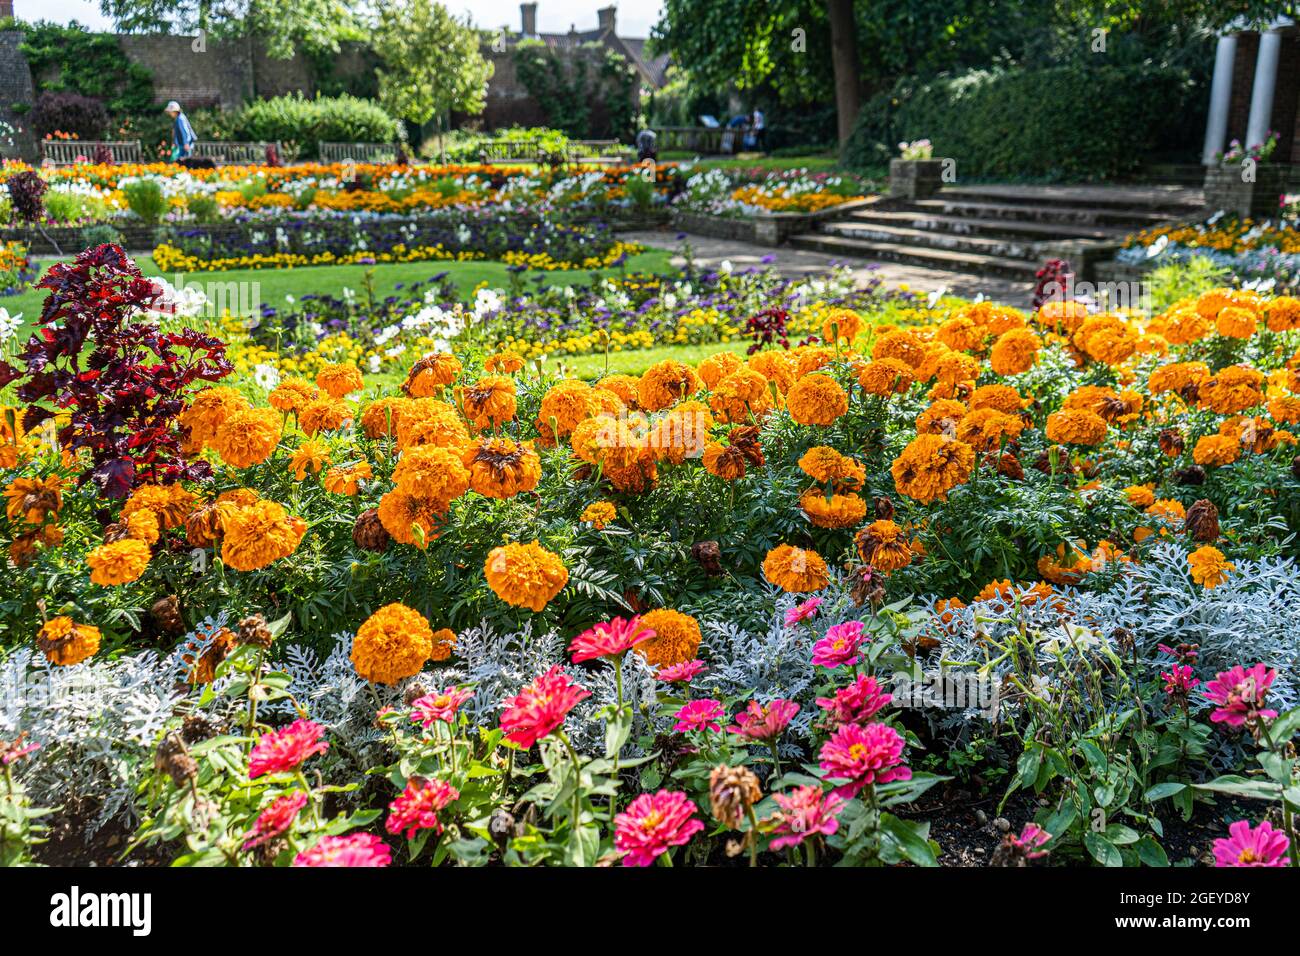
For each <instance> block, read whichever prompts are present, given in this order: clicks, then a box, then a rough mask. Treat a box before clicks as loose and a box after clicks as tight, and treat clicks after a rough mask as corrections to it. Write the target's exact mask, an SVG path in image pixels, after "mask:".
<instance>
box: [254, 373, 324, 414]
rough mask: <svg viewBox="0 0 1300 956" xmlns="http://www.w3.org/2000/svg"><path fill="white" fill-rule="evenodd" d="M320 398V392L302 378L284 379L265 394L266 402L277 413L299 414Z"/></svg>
mask: <svg viewBox="0 0 1300 956" xmlns="http://www.w3.org/2000/svg"><path fill="white" fill-rule="evenodd" d="M319 397H320V391H319V390H318V389H317V388H316V386H315V385H313V384H312V383H311V382H309V381H307V380H306V379H304V378H286V379H285V380H284V381H282V382H281V383H280V384H279V385H277V386H276V387H275V388H273V389H271V391H270V392H269V393H268V394H267V396H266V400H267V401H268V402H269V403H270V404H271V407H272V408H274V409H276V410H277V411H281V412H287V413H291V414H294V415H297V414H299V413H300V412H301V411H302V410H303V409H304V408H306V407H307V406H308V405H309V404H310V403H312V402H314V401H316V399H317V398H319Z"/></svg>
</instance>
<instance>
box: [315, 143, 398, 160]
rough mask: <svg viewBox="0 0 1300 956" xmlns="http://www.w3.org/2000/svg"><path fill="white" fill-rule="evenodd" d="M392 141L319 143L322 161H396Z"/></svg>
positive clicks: (394, 145)
mask: <svg viewBox="0 0 1300 956" xmlns="http://www.w3.org/2000/svg"><path fill="white" fill-rule="evenodd" d="M397 149H398V147H397V145H396V144H394V143H321V144H320V161H321V162H322V163H393V162H396V161H397Z"/></svg>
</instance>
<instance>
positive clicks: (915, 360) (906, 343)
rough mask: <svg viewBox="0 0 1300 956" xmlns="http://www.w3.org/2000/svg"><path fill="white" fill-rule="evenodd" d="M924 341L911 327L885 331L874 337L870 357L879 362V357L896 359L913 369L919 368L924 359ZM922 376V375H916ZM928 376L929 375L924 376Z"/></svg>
mask: <svg viewBox="0 0 1300 956" xmlns="http://www.w3.org/2000/svg"><path fill="white" fill-rule="evenodd" d="M925 352H926V349H925V342H924V340H923V339H922V338H921V336H920V335H918V334H917V333H916V332H913V331H912V330H911V329H896V330H894V331H893V332H886V333H885V334H884V335H882V336H880V337H879V338H878V339H876V341H875V344H874V345H872V346H871V357H872V359H874V360H875V361H877V362H879V361H880V360H881V359H887V358H892V359H898V360H899V361H900V362H905V363H906V364H907V365H909V366H911V367H912V368H913V369H916V368H919V367H920V365H921V363H922V362H923V361H925ZM919 377H922V376H918V378H919ZM925 377H929V376H925Z"/></svg>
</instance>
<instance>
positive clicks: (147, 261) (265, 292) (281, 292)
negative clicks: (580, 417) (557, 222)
mask: <svg viewBox="0 0 1300 956" xmlns="http://www.w3.org/2000/svg"><path fill="white" fill-rule="evenodd" d="M671 257H672V253H671V252H670V251H668V250H664V249H648V250H646V251H645V252H643V253H640V254H639V255H635V256H630V257H629V258H628V261H627V265H626V267H625V271H627V272H656V273H669V272H673V271H675V270H674V269H673V267H672V266H671V264H670V259H671ZM56 261H57V260H55V259H47V260H43V261H41V262H40V269H41V271H42V273H43V272H44V271H45V269H47V268H49V266H50V265H52V264H53V263H54V262H56ZM136 262H137V263H138V264H139V266H140V269H141V271H143V272H144V273H145V275H151V276H156V275H162V272H161V271H160V270H159V269H158V267H157V266H156V265H155V264H154V261H153V259H152V258H151V257H149V256H138V257H136ZM620 271H621V270H618V269H602V270H600V271H599V273H597V274H598V275H601V276H609V275H618V274H619V273H620ZM368 272H369V273H371V274H372V281H373V282H374V288H375V295H376V296H378V297H383V296H386V295H389V294H391V293H392V292H393V291H394V290H395V289H396V287H397V286H398V285H402V284H410V283H412V282H419V281H421V280H425V279H429V278H431V277H432V276H435V275H438V274H439V273H442V272H446V273H448V274H450V276H451V278H452V279H453V281H455V283H456V285H457V287H458V288H459V289H460V294H461V297H462V298H468V297H469V296H470V295H471V294H472V292H473V290H474V288H475V287H476V286H477V285H479V283H482V282H487V283H488V284H489V285H491V286H492V287H494V288H502V289H504V288H508V287H509V284H510V274H509V272H508V271H507V267H506V265H505V264H504V263H502V262H491V261H484V262H408V263H395V264H381V265H375V266H362V265H355V266H303V267H301V268H297V269H232V270H230V271H228V272H191V273H186V274H184V275H183V276H179V277H178V276H176V275H174V274H173V275H166V276H165V278H166V279H167V281H168V282H171V283H173V284H179V282H181V281H183V282H185V283H187V284H193V283H196V282H197V283H206V282H212V283H222V284H223V285H224V284H225V283H231V282H235V283H242V282H248V283H257V284H258V289H257V293H258V295H257V296H256V298H257V299H258V300H259V301H261V302H265V303H267V304H269V305H272V306H277V307H280V306H283V305H284V303H285V297H286V296H290V295H292V296H294V297H295V298H300V297H301V296H303V295H304V294H307V293H316V294H321V295H338V294H339V293H341V292H342V291H343V290H344V288H348V289H352V290H353V291H355V292H358V293H360V291H361V290H362V289H363V287H364V285H365V282H366V274H367V273H368ZM538 275H541V276H543V277H544V279H545V281H546V283H547V284H548V285H574V284H576V283H583V282H588V281H590V279H591V276H592V273H591V272H588V271H584V270H581V269H575V270H567V271H562V270H556V271H554V272H544V273H535V272H533V273H524V274H523V279H524V282H525V283H526V284H528V285H531V284H532V282H533V280H534V278H535V277H536V276H538ZM44 301H45V293H44V291H42V290H39V289H28V290H27V291H26V292H23V293H21V294H20V295H15V296H6V297H4V298H0V308H4V309H8V310H9V314H10V315H14V314H16V313H19V312H21V313H22V314H23V317H24V319H25V320H26V322H27V324H28V326H29V327H30V324H31V323H32V321H33V320H35V318H36V317H37V316H38V315H39V314H40V311H41V303H43V302H44ZM22 334H23V335H26V334H27V333H26V330H24V331H23V332H22Z"/></svg>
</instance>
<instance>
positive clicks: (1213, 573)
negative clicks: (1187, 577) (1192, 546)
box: [1187, 544, 1237, 591]
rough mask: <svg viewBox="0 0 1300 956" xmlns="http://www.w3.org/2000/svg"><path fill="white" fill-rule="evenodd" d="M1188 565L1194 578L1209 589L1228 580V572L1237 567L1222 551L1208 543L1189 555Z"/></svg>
mask: <svg viewBox="0 0 1300 956" xmlns="http://www.w3.org/2000/svg"><path fill="white" fill-rule="evenodd" d="M1187 566H1188V569H1189V570H1190V571H1191V574H1192V580H1193V581H1195V582H1196V583H1197V584H1199V585H1201V587H1203V588H1205V589H1206V590H1207V591H1209V590H1212V589H1213V588H1217V587H1218V586H1219V585H1220V584H1222V583H1223V582H1224V581H1226V580H1228V572H1229V571H1235V570H1236V569H1237V566H1236V565H1235V564H1233V563H1232V562H1231V561H1228V560H1226V559H1225V558H1224V556H1223V552H1222V551H1220V550H1219V549H1218V548H1215V547H1213V546H1211V545H1208V544H1207V545H1205V546H1204V547H1201V548H1197V549H1196V550H1195V551H1193V552H1192V553H1191V554H1189V555H1188V556H1187Z"/></svg>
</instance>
